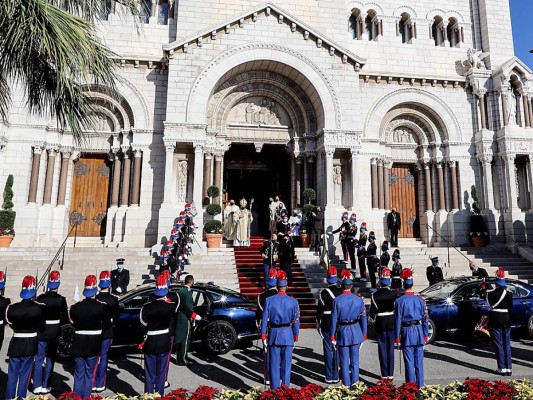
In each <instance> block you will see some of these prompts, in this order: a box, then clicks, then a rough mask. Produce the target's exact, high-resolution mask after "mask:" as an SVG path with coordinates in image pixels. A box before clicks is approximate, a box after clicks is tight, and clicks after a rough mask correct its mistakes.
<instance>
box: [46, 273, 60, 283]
mask: <svg viewBox="0 0 533 400" xmlns="http://www.w3.org/2000/svg"><path fill="white" fill-rule="evenodd" d="M57 281H59V271H52V272H50V276H49V277H48V282H57Z"/></svg>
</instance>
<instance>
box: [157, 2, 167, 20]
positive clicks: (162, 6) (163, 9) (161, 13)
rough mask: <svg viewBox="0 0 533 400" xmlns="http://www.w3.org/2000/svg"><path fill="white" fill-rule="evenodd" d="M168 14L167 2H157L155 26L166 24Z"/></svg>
mask: <svg viewBox="0 0 533 400" xmlns="http://www.w3.org/2000/svg"><path fill="white" fill-rule="evenodd" d="M168 12H169V4H168V0H159V8H158V11H157V24H158V25H167V24H168Z"/></svg>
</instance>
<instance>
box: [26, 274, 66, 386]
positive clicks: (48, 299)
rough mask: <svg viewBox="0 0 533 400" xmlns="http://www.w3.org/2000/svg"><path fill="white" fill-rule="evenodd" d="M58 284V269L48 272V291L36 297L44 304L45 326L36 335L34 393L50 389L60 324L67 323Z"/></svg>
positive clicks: (64, 304) (64, 302) (63, 300)
mask: <svg viewBox="0 0 533 400" xmlns="http://www.w3.org/2000/svg"><path fill="white" fill-rule="evenodd" d="M60 284H61V281H60V275H59V271H52V272H50V275H49V276H48V283H47V285H46V286H47V287H48V291H47V292H46V293H43V294H41V295H40V296H39V297H37V302H38V303H40V304H43V305H44V315H45V319H46V328H45V330H44V331H43V332H40V333H39V335H38V336H37V340H38V342H39V344H38V347H37V357H35V368H34V369H33V393H34V394H47V393H50V392H51V391H52V387H51V381H52V374H53V372H54V363H55V359H56V353H57V345H58V342H59V336H61V326H62V325H64V324H66V323H68V307H67V300H66V299H65V297H63V296H61V295H60V294H59V293H57V289H58V288H59V285H60Z"/></svg>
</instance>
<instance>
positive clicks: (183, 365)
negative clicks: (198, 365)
mask: <svg viewBox="0 0 533 400" xmlns="http://www.w3.org/2000/svg"><path fill="white" fill-rule="evenodd" d="M178 365H179V366H181V367H191V366H193V365H194V363H193V362H192V361H185V362H179V363H178Z"/></svg>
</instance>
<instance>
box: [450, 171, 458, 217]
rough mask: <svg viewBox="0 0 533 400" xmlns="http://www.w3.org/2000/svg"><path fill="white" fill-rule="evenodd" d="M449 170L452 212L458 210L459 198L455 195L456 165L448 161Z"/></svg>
mask: <svg viewBox="0 0 533 400" xmlns="http://www.w3.org/2000/svg"><path fill="white" fill-rule="evenodd" d="M448 167H449V168H450V175H451V181H452V210H458V209H459V196H458V193H457V163H456V162H455V161H448Z"/></svg>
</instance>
